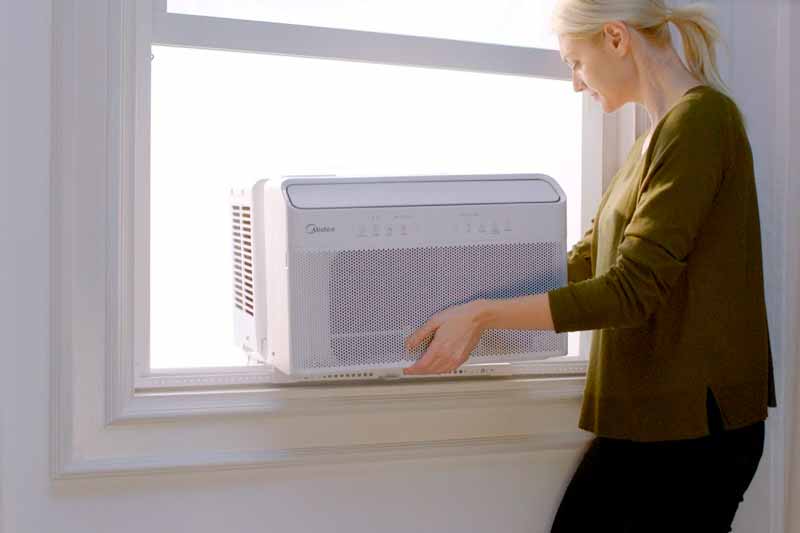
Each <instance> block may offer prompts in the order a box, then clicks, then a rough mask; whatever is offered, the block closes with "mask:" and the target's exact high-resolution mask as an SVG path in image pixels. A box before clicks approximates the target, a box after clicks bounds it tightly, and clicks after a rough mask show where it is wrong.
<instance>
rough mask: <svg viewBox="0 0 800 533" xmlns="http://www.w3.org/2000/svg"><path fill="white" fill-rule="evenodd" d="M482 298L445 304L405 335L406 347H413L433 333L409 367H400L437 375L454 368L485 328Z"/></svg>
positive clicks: (465, 357) (415, 372)
mask: <svg viewBox="0 0 800 533" xmlns="http://www.w3.org/2000/svg"><path fill="white" fill-rule="evenodd" d="M483 316H484V301H482V300H476V301H473V302H468V303H466V304H463V305H456V306H453V307H449V308H447V309H445V310H444V311H440V312H438V313H436V314H435V315H433V316H432V317H431V318H430V320H428V321H427V322H426V323H425V324H423V325H422V327H420V328H419V329H418V330H417V331H415V332H414V333H412V334H411V335H409V336H408V338H406V341H405V346H406V350H408V351H411V350H414V349H415V348H416V347H417V346H419V344H420V343H422V341H424V340H425V339H426V338H428V337H430V336H431V335H434V337H433V340H432V341H431V343H430V345H429V346H428V349H427V350H426V351H425V353H424V354H422V357H421V358H420V359H419V360H418V361H417V362H416V363H414V364H413V365H412V366H410V367H408V368H406V369H404V370H403V373H404V374H406V375H409V374H441V373H445V372H450V371H452V370H455V369H456V368H458V367H459V366H461V365H462V364H464V361H466V360H467V359H468V358H469V354H470V353H472V350H474V349H475V346H476V345H477V344H478V341H479V340H480V338H481V334H482V333H483V331H484V329H485V327H484V325H483V320H482V318H483Z"/></svg>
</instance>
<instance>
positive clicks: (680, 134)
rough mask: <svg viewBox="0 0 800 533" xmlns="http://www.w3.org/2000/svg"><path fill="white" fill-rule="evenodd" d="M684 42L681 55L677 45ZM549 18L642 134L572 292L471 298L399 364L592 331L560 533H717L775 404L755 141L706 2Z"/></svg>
mask: <svg viewBox="0 0 800 533" xmlns="http://www.w3.org/2000/svg"><path fill="white" fill-rule="evenodd" d="M670 23H672V24H674V25H675V26H676V27H677V29H678V31H679V32H680V35H681V37H682V41H683V45H684V51H685V54H686V59H687V62H686V64H684V63H683V62H682V61H681V59H680V58H679V56H678V54H677V53H676V51H675V48H674V47H673V45H672V42H671V39H670V33H669V24H670ZM554 26H555V30H556V33H557V34H558V36H559V47H560V51H561V55H562V57H563V59H564V61H566V62H567V64H568V65H569V66H570V67H571V68H572V80H573V86H574V89H575V90H576V91H589V92H590V94H591V95H592V96H593V97H594V98H595V99H596V100H598V101H599V102H600V103H601V104H602V106H603V109H604V111H606V112H612V111H614V110H616V109H618V108H619V107H621V106H622V105H624V104H626V103H628V102H636V103H638V104H640V105H643V106H644V107H645V108H646V109H647V111H648V113H649V115H650V119H651V123H652V127H651V128H650V130H649V131H648V132H647V133H646V134H645V135H642V136H641V137H640V138H639V139H637V141H636V142H635V144H634V146H633V148H632V149H631V152H630V154H629V156H628V159H627V161H626V162H625V163H624V164H623V166H622V167H621V168H620V169H619V172H618V173H617V174H616V175H615V176H614V179H613V180H612V182H611V184H610V185H609V187H608V189H607V190H606V192H605V193H604V195H603V198H602V200H601V202H600V205H599V207H598V210H597V213H596V215H595V218H594V220H593V222H592V227H591V228H590V229H589V230H588V231H587V232H586V234H585V236H584V238H583V239H582V240H581V241H580V242H578V244H576V245H575V247H574V248H573V249H572V250H571V251H570V253H569V256H568V279H569V283H568V285H567V286H566V287H562V288H559V289H556V290H553V291H550V292H549V293H546V294H538V295H531V296H525V297H520V298H514V299H506V300H479V301H475V302H470V303H468V304H465V305H461V306H456V307H451V308H449V309H446V310H444V311H442V312H441V313H438V314H437V315H435V316H434V317H432V318H431V319H430V320H429V321H428V322H427V323H426V324H424V325H423V326H422V327H421V328H420V329H419V330H417V331H416V332H415V333H414V334H413V335H411V336H410V337H409V338H408V339H407V342H406V345H407V348H408V349H410V350H413V349H414V348H416V347H417V346H418V345H419V344H420V343H422V342H423V340H425V339H427V338H428V337H430V336H431V335H433V338H432V340H431V343H430V345H429V346H428V349H427V351H426V352H425V353H424V354H423V356H422V357H421V358H420V360H419V361H417V362H416V363H415V364H414V365H413V366H411V367H410V368H407V369H406V373H407V374H424V373H442V372H449V371H451V370H454V369H455V368H457V367H458V366H459V365H461V364H462V363H463V362H464V361H465V360H466V359H467V357H468V356H469V354H470V352H471V351H472V350H473V349H474V347H475V346H476V344H477V342H478V340H479V338H480V336H481V333H482V332H483V331H484V330H485V329H488V328H500V329H540V330H548V329H549V330H555V331H556V332H565V331H577V330H595V334H594V335H593V342H592V350H591V355H590V363H589V370H588V373H587V376H586V390H585V394H584V397H583V405H582V408H581V415H580V421H579V427H580V428H582V429H585V430H588V431H591V432H593V433H594V434H595V438H594V439H593V440H592V442H591V444H590V446H589V448H588V450H587V451H586V453H585V455H584V457H583V459H582V461H581V463H580V465H579V466H578V468H577V470H576V472H575V474H574V475H573V477H572V480H571V482H570V484H569V486H568V487H567V489H566V492H565V494H564V496H563V498H562V501H561V505H560V507H559V509H558V511H557V513H556V516H555V520H554V523H553V526H552V531H553V532H583V531H615V532H626V531H636V532H639V531H647V532H654V531H670V532H676V531H677V532H682V533H684V532H689V531H703V532H709V533H712V532H723V531H725V532H727V531H730V527H731V523H732V521H733V518H734V515H735V513H736V510H737V508H738V505H739V502H740V501H742V497H743V494H744V492H745V490H746V489H747V487H748V485H749V484H750V481H751V480H752V478H753V476H754V474H755V471H756V469H757V466H758V463H759V461H760V458H761V455H762V452H763V446H764V420H765V419H766V418H767V407H768V406H771V407H774V406H775V405H776V402H775V395H774V380H773V376H772V357H771V353H770V347H769V336H768V330H767V319H766V306H765V302H764V290H763V272H762V262H761V240H760V238H761V234H760V228H759V217H758V204H757V199H756V189H755V179H754V176H753V161H752V153H751V150H750V144H749V141H748V138H747V134H746V131H745V128H744V125H743V121H742V118H741V116H740V114H739V110H738V108H737V106H736V104H735V103H734V102H733V101H732V100H731V99H730V98H729V97H728V96H727V95H726V94H725V89H724V86H723V84H722V82H721V80H720V77H719V74H718V71H717V67H716V59H715V45H716V43H717V39H718V32H717V29H716V27H715V26H714V24H713V22H712V21H711V19H710V18H709V16H708V14H707V13H706V11H705V10H704V8H703V7H701V6H696V5H692V6H687V7H683V8H675V9H671V8H669V7H668V6H667V5H666V4H665V3H664V1H663V0H563V1H561V2H560V3H559V4H558V6H557V7H556V11H555V14H554Z"/></svg>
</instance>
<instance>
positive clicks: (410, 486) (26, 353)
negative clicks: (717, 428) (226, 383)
mask: <svg viewBox="0 0 800 533" xmlns="http://www.w3.org/2000/svg"><path fill="white" fill-rule="evenodd" d="M718 3H720V4H721V5H723V6H724V5H725V4H727V2H725V0H718ZM11 4H12V2H8V3H7V4H6V5H7V6H8V7H10V10H11V16H9V17H6V16H0V20H5V21H7V20H9V19H11V20H12V21H13V23H12V24H10V28H9V31H8V32H6V31H3V32H2V34H3V35H8V37H9V38H10V40H11V43H12V44H13V45H14V46H13V49H14V50H15V52H14V56H13V57H12V58H11V70H10V71H9V70H8V69H5V68H3V69H2V72H3V73H9V72H10V77H9V79H10V80H11V81H12V85H11V87H10V92H11V94H10V99H9V100H8V101H9V103H10V104H11V105H10V106H9V108H10V114H11V122H10V123H11V124H13V141H12V142H13V145H12V149H11V150H10V152H11V154H10V159H9V160H8V161H9V162H10V168H9V170H8V172H6V171H5V169H4V171H3V175H2V183H3V185H4V187H3V190H2V193H0V197H2V198H3V200H4V201H3V204H4V205H3V209H2V211H3V215H2V217H3V218H2V229H3V231H2V236H3V241H2V243H0V244H2V248H0V250H2V261H0V265H2V266H1V267H0V268H2V270H0V273H2V275H0V284H1V285H2V291H1V292H0V295H2V296H0V298H1V299H2V303H0V312H1V313H2V314H1V315H0V322H2V329H0V332H2V337H0V338H2V339H3V340H4V345H3V347H4V349H3V352H2V354H0V355H1V356H2V357H0V361H2V363H1V364H2V365H3V366H2V372H0V379H2V383H1V385H2V387H0V389H1V390H2V392H0V394H2V397H1V399H2V404H1V405H2V415H3V416H2V426H1V429H2V433H0V469H2V477H1V478H0V479H2V484H1V485H0V531H3V532H4V533H40V532H43V533H44V532H47V533H49V532H56V531H57V532H59V533H73V532H75V533H78V532H80V533H83V532H89V531H98V532H106V531H108V532H112V531H113V532H129V531H130V532H133V531H148V530H149V531H172V530H174V529H177V528H178V527H182V526H185V527H190V528H192V530H193V531H194V532H196V533H205V532H209V533H211V532H217V531H248V530H251V529H253V530H255V529H258V530H264V529H266V528H269V530H273V529H274V530H275V531H287V532H293V531H312V530H316V529H319V530H323V529H327V530H331V529H333V530H337V531H339V530H341V531H352V532H353V533H357V532H361V531H363V532H367V531H370V532H371V531H376V530H377V531H382V532H391V531H398V532H400V531H408V530H414V531H503V532H517V531H519V532H523V531H528V532H529V531H545V530H546V526H547V524H549V521H550V518H551V516H552V513H553V511H554V507H555V505H556V504H557V501H558V499H559V497H560V495H561V493H562V491H563V488H564V486H565V484H566V482H567V481H568V479H569V476H570V474H571V472H572V469H573V468H574V466H575V464H576V461H577V460H578V451H577V450H565V451H555V452H541V453H536V454H527V455H518V456H513V455H512V456H497V457H493V458H487V457H486V456H482V457H480V458H476V459H463V458H462V459H452V460H450V459H446V460H435V461H424V462H423V461H415V462H412V461H408V462H405V461H404V462H396V463H387V464H365V465H356V466H353V465H349V466H348V465H345V466H329V467H313V468H312V467H306V468H302V469H272V470H243V471H232V472H204V473H202V472H198V473H193V474H180V475H158V476H137V477H127V478H105V479H88V480H79V481H62V482H58V483H52V482H51V481H50V479H49V474H48V461H49V456H48V455H49V447H48V442H49V435H48V428H49V423H48V416H49V403H48V402H49V391H48V386H49V381H48V380H49V368H48V366H49V364H48V358H49V339H48V292H49V287H48V238H49V235H48V224H49V221H48V212H49V206H48V179H49V145H50V96H51V94H50V57H51V53H50V20H51V15H50V0H28V1H26V2H13V5H11ZM777 5H778V3H777V1H776V2H775V3H773V2H771V1H767V2H763V3H762V2H749V1H748V2H745V1H742V2H735V7H734V8H732V9H730V10H727V11H726V13H727V15H726V16H727V17H728V18H727V19H726V20H725V27H724V29H725V30H726V32H727V34H728V35H731V36H733V37H734V39H733V47H732V49H733V59H735V61H731V62H730V63H728V64H727V65H726V67H725V69H724V70H725V71H726V72H727V73H729V74H730V76H729V77H728V79H729V80H730V81H731V84H732V86H733V89H734V93H735V95H736V96H737V98H739V100H740V103H741V104H742V106H743V108H744V111H745V114H746V115H747V117H748V119H749V126H750V135H751V138H752V140H753V147H754V150H755V155H756V167H757V171H758V175H759V186H760V191H761V190H764V191H766V192H765V194H763V196H762V197H761V198H760V200H761V202H762V209H763V210H764V211H763V212H764V213H765V216H764V217H763V218H764V220H763V223H764V224H765V226H767V227H768V228H769V231H768V238H767V239H766V241H765V256H766V263H767V265H766V266H767V269H768V270H769V271H770V272H777V273H779V274H781V278H783V274H782V273H781V270H780V269H781V265H783V264H784V263H783V262H782V260H781V258H782V257H784V254H787V253H793V254H797V246H796V245H795V248H794V249H789V250H786V249H784V246H785V243H787V242H789V240H788V239H785V238H784V237H785V232H784V229H783V228H781V227H779V225H777V222H776V221H777V216H776V215H770V214H769V213H770V212H771V211H770V209H769V208H770V207H771V206H772V205H775V202H778V200H779V199H780V198H782V197H781V196H780V195H781V194H787V191H785V190H780V189H776V188H775V187H774V186H773V185H771V184H774V183H777V184H780V183H782V182H781V181H780V180H778V179H777V178H778V177H780V176H779V174H780V172H781V168H783V167H781V164H779V163H776V162H775V161H776V160H777V161H781V157H783V158H787V157H788V156H789V154H787V153H778V154H776V153H775V150H776V148H775V147H776V146H789V144H788V142H789V140H788V139H786V138H785V135H784V138H781V137H779V136H780V135H781V133H780V132H781V129H780V128H779V127H776V123H778V122H780V123H781V124H783V122H781V121H782V120H783V118H784V113H785V110H784V109H781V108H780V107H779V106H780V102H781V100H780V99H779V97H780V96H781V95H780V94H778V92H779V91H777V90H776V87H777V85H778V84H777V82H778V80H779V78H780V76H781V75H782V72H783V70H782V69H784V68H785V67H786V65H783V64H779V60H776V59H770V58H771V57H774V51H775V47H776V39H777V37H776V35H775V32H774V28H775V27H776V26H780V24H778V23H779V22H780V21H779V20H777V19H778V10H777V8H776V6H777ZM797 11H798V10H797V9H796V8H795V9H794V12H795V14H796V12H797ZM795 18H796V17H795ZM784 26H785V25H784ZM2 48H3V49H4V50H5V51H9V50H10V47H8V46H3V47H2ZM771 53H772V55H770V54H771ZM795 62H796V60H795ZM756 80H758V81H756ZM792 80H794V81H800V78H798V76H797V70H794V71H793V74H792V78H791V80H788V81H792ZM2 85H5V83H2ZM795 113H796V111H795ZM2 122H3V123H4V124H8V123H9V122H8V121H6V120H2ZM785 130H786V129H785ZM785 130H784V131H785ZM4 134H5V132H4ZM0 140H2V139H0ZM3 146H6V143H3ZM792 157H793V159H792V161H793V162H799V163H800V161H797V157H798V155H797V154H796V153H794V154H793V155H792ZM3 159H4V161H5V160H6V158H5V157H4V158H3ZM794 168H796V167H794ZM770 224H771V226H770ZM7 241H8V242H7ZM785 289H786V288H785V287H782V286H781V285H780V283H779V280H776V279H775V278H770V279H769V280H768V288H767V290H768V296H769V297H770V301H771V307H770V311H771V315H770V318H771V321H772V323H773V324H779V327H778V330H780V331H783V332H785V331H786V330H787V328H789V327H792V326H794V325H789V324H785V323H781V318H780V316H774V315H773V314H772V313H774V312H778V313H779V312H781V311H783V310H784V309H783V308H782V307H781V306H784V305H786V301H787V300H784V299H782V297H781V296H782V294H784V293H785V292H786V291H785ZM793 294H795V295H797V292H796V291H795V292H794V293H793ZM9 296H10V297H9ZM789 303H790V304H791V303H792V301H791V300H789ZM7 339H10V340H11V342H10V344H9V343H8V341H7ZM784 348H788V347H784ZM781 368H783V367H781ZM790 385H793V383H792V384H786V386H787V387H788V386H790ZM570 409H571V411H570V413H573V414H574V415H575V416H577V409H578V405H577V404H575V405H571V406H570ZM560 413H562V414H563V413H564V411H563V410H562V411H560ZM771 416H772V413H771ZM779 451H780V452H781V453H782V450H779ZM772 461H773V457H771V456H770V455H769V454H768V455H767V456H765V458H764V461H763V462H762V464H761V468H760V470H759V473H758V476H757V479H756V481H755V483H754V485H753V486H752V487H751V490H750V491H749V492H748V494H747V495H746V498H745V502H744V503H743V505H742V507H741V510H740V513H739V516H738V517H737V522H736V524H737V528H736V530H738V531H742V532H746V531H765V523H766V520H767V518H768V517H767V514H768V504H769V500H770V491H771V490H773V489H772V488H771V486H772V485H771V484H770V478H769V474H770V469H769V465H770V464H772Z"/></svg>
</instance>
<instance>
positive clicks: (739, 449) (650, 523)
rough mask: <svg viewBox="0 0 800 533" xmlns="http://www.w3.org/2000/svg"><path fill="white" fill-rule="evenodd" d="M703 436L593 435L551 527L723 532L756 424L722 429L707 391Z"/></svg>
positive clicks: (754, 445)
mask: <svg viewBox="0 0 800 533" xmlns="http://www.w3.org/2000/svg"><path fill="white" fill-rule="evenodd" d="M707 409H708V420H709V426H710V430H711V435H708V436H706V437H702V438H699V439H688V440H675V441H661V442H633V441H630V440H621V439H610V438H604V437H596V438H595V439H594V440H593V441H592V442H591V444H590V446H589V449H588V450H587V451H586V454H585V455H584V457H583V459H582V461H581V463H580V465H579V466H578V469H577V470H576V471H575V474H574V475H573V477H572V480H571V481H570V483H569V485H568V487H567V490H566V492H565V493H564V496H563V498H562V500H561V505H560V506H559V508H558V512H557V513H556V517H555V520H554V521H553V526H552V529H551V533H585V532H588V531H591V532H596V533H601V532H602V533H605V532H607V531H608V532H614V533H643V532H647V533H656V532H662V531H663V532H667V531H669V532H670V533H675V532H679V533H693V532H701V531H702V532H703V533H723V532H724V533H728V532H729V531H731V523H732V522H733V517H734V515H735V514H736V510H737V508H738V507H739V502H741V501H742V498H743V495H744V492H745V490H746V489H747V487H748V486H749V485H750V482H751V481H752V479H753V476H755V473H756V469H757V468H758V463H759V461H760V460H761V455H762V453H763V451H764V422H763V421H761V422H758V423H756V424H753V425H751V426H747V427H744V428H740V429H734V430H729V431H724V430H723V429H722V421H721V417H720V413H719V408H718V407H717V404H716V402H715V401H714V398H713V396H712V395H711V391H709V393H708V401H707Z"/></svg>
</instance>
